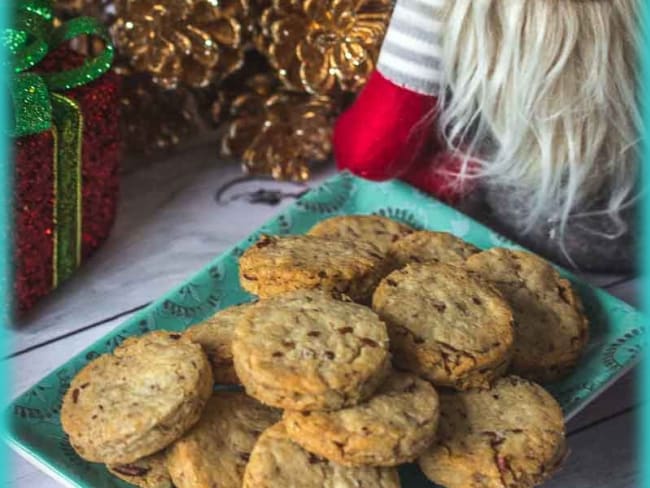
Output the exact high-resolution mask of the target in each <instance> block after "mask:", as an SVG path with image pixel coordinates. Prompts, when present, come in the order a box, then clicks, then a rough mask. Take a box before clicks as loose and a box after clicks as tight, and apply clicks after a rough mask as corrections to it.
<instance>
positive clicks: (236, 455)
mask: <svg viewBox="0 0 650 488" xmlns="http://www.w3.org/2000/svg"><path fill="white" fill-rule="evenodd" d="M280 416H281V413H280V411H278V410H275V409H272V408H269V407H266V406H264V405H262V404H261V403H258V402H257V401H256V400H254V399H252V398H251V397H249V396H246V395H245V394H244V393H241V392H218V393H215V394H214V395H213V396H212V398H211V399H210V400H209V401H208V404H207V406H206V408H205V411H204V413H203V416H202V417H201V420H199V422H198V423H197V424H196V425H195V426H194V427H193V428H192V429H191V430H190V431H189V432H187V433H186V434H185V435H184V436H183V437H182V438H181V439H179V440H178V441H176V442H175V443H174V444H173V445H172V447H171V448H170V449H169V454H168V456H167V469H168V470H169V473H170V475H171V478H172V480H173V482H174V485H175V486H176V487H177V488H213V487H215V486H218V487H219V488H240V487H241V485H242V480H243V478H244V470H245V469H246V464H247V462H248V458H249V456H250V453H251V451H252V450H253V446H254V445H255V442H256V441H257V438H258V437H259V436H260V434H261V433H262V432H263V431H265V430H266V429H267V427H270V426H271V425H273V424H274V423H276V422H277V421H278V420H279V419H280Z"/></svg>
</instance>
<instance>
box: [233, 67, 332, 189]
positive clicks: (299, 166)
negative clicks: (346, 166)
mask: <svg viewBox="0 0 650 488" xmlns="http://www.w3.org/2000/svg"><path fill="white" fill-rule="evenodd" d="M253 83H254V84H255V85H256V86H254V87H253V89H252V91H251V92H250V93H245V94H242V95H240V96H238V97H236V98H235V99H234V100H233V102H232V103H231V105H230V109H229V112H230V120H229V122H227V123H226V125H225V131H224V135H223V138H222V143H221V152H222V154H223V155H224V156H227V157H231V158H234V159H240V160H241V161H242V164H243V167H244V171H246V172H247V173H250V174H257V175H271V176H273V178H275V179H280V180H293V181H305V180H307V179H308V178H309V173H310V172H309V167H310V164H313V163H316V162H323V161H326V160H327V159H329V157H330V155H331V152H332V124H333V122H334V117H335V115H336V112H337V105H336V103H335V102H334V101H333V100H332V99H331V98H330V97H327V96H310V95H305V94H300V93H289V92H277V91H274V92H273V93H269V91H270V87H271V86H272V84H273V82H272V81H270V80H269V78H268V77H267V76H264V75H259V76H257V77H256V78H255V80H254V81H253Z"/></svg>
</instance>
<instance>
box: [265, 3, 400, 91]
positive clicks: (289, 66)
mask: <svg viewBox="0 0 650 488" xmlns="http://www.w3.org/2000/svg"><path fill="white" fill-rule="evenodd" d="M391 11H392V1H391V0H273V2H272V4H271V6H270V7H269V8H267V9H266V10H265V11H264V13H263V15H262V18H261V20H260V24H261V32H260V34H259V35H258V36H257V37H256V44H257V47H258V49H260V50H261V51H262V52H264V53H265V54H266V55H267V56H268V58H269V60H270V61H271V64H272V65H273V67H274V68H276V69H277V71H278V76H279V77H280V78H281V79H282V81H283V82H284V84H285V85H286V87H287V88H289V89H291V90H299V91H307V92H309V93H316V94H331V93H334V92H335V91H337V90H343V91H349V92H356V91H358V90H359V89H360V88H361V87H362V86H363V84H364V83H365V82H366V80H367V79H368V76H369V75H370V73H371V72H372V70H373V69H374V67H375V62H376V58H377V56H378V53H379V48H380V47H381V41H382V40H383V37H384V33H385V31H386V27H387V25H388V21H389V19H390V15H391Z"/></svg>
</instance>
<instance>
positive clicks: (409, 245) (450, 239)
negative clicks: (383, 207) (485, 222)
mask: <svg viewBox="0 0 650 488" xmlns="http://www.w3.org/2000/svg"><path fill="white" fill-rule="evenodd" d="M477 252H480V249H479V248H478V247H476V246H473V245H472V244H470V243H468V242H465V241H463V240H462V239H459V238H458V237H456V236H454V235H453V234H449V233H447V232H431V231H428V230H422V231H419V232H413V233H412V234H409V235H407V236H405V237H402V238H401V239H399V240H397V241H395V242H394V243H393V244H391V246H390V249H389V251H388V256H389V257H390V259H391V261H392V262H393V264H394V266H395V267H396V268H402V267H404V266H406V265H407V264H409V263H425V262H430V261H433V262H436V263H447V264H454V265H456V266H462V265H463V264H464V263H465V260H466V259H467V258H468V257H470V256H471V255H472V254H476V253H477Z"/></svg>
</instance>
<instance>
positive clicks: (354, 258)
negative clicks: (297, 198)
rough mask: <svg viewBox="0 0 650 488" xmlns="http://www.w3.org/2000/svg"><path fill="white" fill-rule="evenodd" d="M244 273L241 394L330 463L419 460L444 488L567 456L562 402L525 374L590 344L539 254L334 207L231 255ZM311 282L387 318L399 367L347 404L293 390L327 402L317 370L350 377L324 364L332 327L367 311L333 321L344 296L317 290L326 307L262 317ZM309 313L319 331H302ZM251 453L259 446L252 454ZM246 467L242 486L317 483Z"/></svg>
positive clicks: (276, 433) (563, 362) (527, 478)
mask: <svg viewBox="0 0 650 488" xmlns="http://www.w3.org/2000/svg"><path fill="white" fill-rule="evenodd" d="M240 278H241V283H242V286H243V287H244V288H245V289H247V290H248V291H250V292H252V293H254V294H256V295H258V296H259V297H260V298H262V301H261V302H260V303H259V304H258V305H256V306H255V307H256V309H257V312H254V313H252V314H251V315H249V316H248V318H247V319H244V320H242V321H240V322H239V324H238V325H237V327H236V329H235V334H234V343H233V352H234V364H235V369H236V371H237V372H238V374H239V375H240V378H241V381H242V383H243V384H244V386H245V387H246V391H247V392H248V393H249V394H251V395H252V396H254V397H256V398H258V399H259V400H260V401H262V402H264V403H267V404H269V405H273V406H276V407H278V408H283V409H285V413H284V415H283V421H282V423H281V424H280V425H278V426H274V428H273V435H272V436H271V437H272V438H274V439H277V438H278V437H282V438H283V439H285V440H286V439H287V438H288V439H289V440H290V441H292V442H293V443H294V444H295V445H297V446H300V447H302V448H303V449H304V450H305V451H307V452H308V453H311V454H313V455H315V456H318V459H321V458H322V459H327V460H328V462H329V463H336V464H339V465H348V466H357V467H359V466H395V465H397V464H399V463H403V462H408V461H411V460H412V459H414V458H418V461H419V464H420V467H421V468H422V470H423V471H424V473H425V474H426V475H427V477H429V478H430V479H431V480H432V481H434V482H436V483H438V484H440V485H442V486H445V487H447V488H474V487H476V488H479V487H481V488H484V487H488V488H491V487H495V488H501V487H509V488H519V487H521V488H525V487H532V486H536V485H538V484H540V483H542V482H543V481H544V480H545V479H547V478H548V477H549V476H550V475H551V474H552V473H553V472H554V471H555V470H556V469H557V467H558V466H559V465H560V463H561V461H562V460H563V458H564V456H565V452H566V448H565V442H564V421H563V414H562V411H561V409H560V407H559V405H558V404H557V402H556V401H555V400H554V399H553V397H552V396H551V395H550V394H549V393H548V392H546V391H545V390H544V389H543V388H542V387H541V386H539V385H538V384H536V383H534V382H543V383H547V382H552V381H555V380H558V379H560V378H562V377H563V376H564V375H566V374H568V373H569V372H570V371H571V370H572V368H573V367H574V366H575V364H576V362H577V360H578V359H579V357H580V355H581V353H582V351H583V350H584V348H585V346H586V344H587V341H588V322H587V320H586V318H585V315H584V312H583V310H582V306H581V303H580V300H579V299H578V297H577V296H576V294H575V293H574V292H573V290H572V288H571V286H570V284H569V282H568V281H567V280H564V279H562V278H561V277H560V276H559V274H558V273H557V272H556V271H555V269H554V268H553V267H552V266H551V265H549V264H548V263H547V262H545V261H543V260H542V259H540V258H538V257H536V256H534V255H532V254H529V253H526V252H522V251H513V250H507V249H499V248H495V249H491V250H488V251H483V252H481V250H480V249H478V248H476V247H475V246H473V245H471V244H469V243H466V242H464V241H462V240H461V239H458V238H456V237H454V236H452V235H450V234H446V233H440V232H430V231H416V230H414V229H411V228H409V227H407V226H405V225H403V224H400V223H397V222H394V221H392V220H389V219H387V218H384V217H379V216H341V217H334V218H331V219H328V220H325V221H323V222H321V223H319V224H318V225H316V226H315V227H314V228H312V229H311V230H310V231H309V233H308V234H307V235H305V236H289V237H263V238H262V239H261V240H260V241H259V242H258V243H257V244H256V245H254V246H253V247H252V248H250V249H249V250H248V251H247V252H246V253H245V254H244V255H243V256H242V258H241V260H240ZM296 290H303V291H302V292H301V293H299V292H296ZM304 290H311V291H310V292H307V291H304ZM314 290H318V291H320V292H325V293H328V294H329V295H330V296H331V297H333V299H334V300H335V301H336V299H338V300H339V301H340V300H346V299H347V298H349V299H351V300H353V301H355V302H357V304H358V305H357V307H362V308H363V307H364V306H367V307H369V308H368V309H367V312H366V314H368V313H369V312H370V310H372V311H373V312H374V313H375V314H376V315H375V317H378V318H379V320H380V321H381V322H383V323H384V324H385V325H386V330H387V332H388V337H389V341H388V350H389V351H390V353H391V355H392V360H391V362H392V365H393V367H394V368H395V370H396V371H400V372H399V373H398V372H391V373H389V374H388V376H387V378H388V379H387V380H385V382H384V383H383V384H382V385H381V386H380V387H379V388H378V389H377V390H376V391H375V392H374V393H372V394H370V395H369V396H368V395H367V390H366V393H365V394H364V393H361V394H359V393H358V391H357V392H355V395H356V397H355V400H353V401H355V402H359V400H360V402H359V403H356V404H355V405H352V406H350V405H349V398H350V397H349V396H348V395H345V396H344V397H343V398H344V399H346V400H347V401H348V403H347V404H346V403H345V402H343V403H341V402H339V403H337V402H331V403H327V402H325V403H318V402H314V401H313V399H312V400H310V401H308V402H303V401H302V400H301V399H300V394H299V393H298V392H297V391H296V390H295V387H296V386H297V385H298V386H299V387H300V388H303V389H305V390H308V391H311V392H312V393H313V391H314V390H313V389H316V390H317V391H318V394H319V395H321V400H323V399H324V398H325V396H326V395H325V390H323V389H322V388H320V382H321V381H322V380H323V379H324V378H331V377H332V374H333V373H332V372H333V371H337V372H338V373H337V375H338V376H336V377H335V379H336V380H337V381H340V382H341V383H342V384H344V385H346V386H350V385H353V384H355V382H354V381H353V380H352V378H351V377H350V375H349V373H348V372H347V370H346V369H345V368H344V367H342V366H341V365H337V363H336V361H334V362H333V361H331V360H332V359H338V355H337V354H338V351H339V350H340V349H339V348H340V347H341V346H340V345H339V341H342V340H343V338H340V337H337V335H336V334H335V333H334V331H336V330H346V331H347V330H350V329H349V327H350V325H352V324H360V323H366V322H365V321H363V320H361V319H360V318H359V317H360V315H359V312H356V313H352V312H351V311H349V312H343V310H342V309H341V312H340V313H341V314H342V315H341V320H344V321H345V322H346V323H347V327H345V328H342V327H340V325H338V324H340V323H342V322H340V321H336V320H335V319H334V318H333V317H330V314H331V315H334V316H336V314H335V313H334V312H333V311H335V310H339V308H340V306H339V305H336V306H335V305H334V303H331V302H330V304H329V305H327V304H326V303H323V302H322V300H326V299H325V298H320V299H319V300H321V302H320V303H321V306H319V307H317V308H316V309H315V310H314V312H313V313H307V312H304V314H305V315H304V317H302V318H300V319H297V318H295V317H292V318H289V317H283V318H282V319H281V320H279V321H278V323H274V322H275V321H274V320H272V317H273V314H274V312H273V311H274V310H276V311H277V310H278V309H279V308H281V306H279V304H281V303H284V302H285V301H287V300H290V301H293V302H298V303H299V305H298V308H302V309H304V308H305V307H307V309H309V307H310V305H308V302H309V303H311V301H313V300H314V298H313V293H314ZM327 300H330V301H331V300H332V298H327ZM346 306H347V307H348V308H349V307H351V304H347V305H346ZM362 308H358V310H361V309H362ZM316 316H318V317H320V320H325V321H326V324H325V328H324V329H322V330H319V331H318V335H317V336H316V335H315V336H314V337H310V336H308V335H307V336H306V337H304V336H303V335H301V334H303V333H307V329H309V327H310V326H311V324H313V322H314V317H316ZM367 316H368V318H370V316H369V315H367ZM343 317H345V319H343ZM280 323H281V324H282V325H280ZM303 329H304V330H303ZM296 331H301V332H296ZM324 331H330V332H331V333H332V335H331V336H330V335H329V334H325V335H323V332H324ZM276 334H277V336H276ZM270 337H277V341H278V342H273V341H269V338H270ZM344 338H347V335H346V336H344ZM314 339H316V340H314ZM373 343H374V344H376V345H377V348H381V346H382V344H381V342H380V341H373ZM345 344H348V343H347V342H346V343H345ZM269 347H270V349H269ZM323 348H326V349H325V350H323ZM361 350H363V349H361ZM344 357H345V356H344ZM359 357H361V356H359ZM307 358H309V359H307ZM313 361H316V362H317V364H319V365H324V366H323V367H326V368H327V369H326V370H320V369H319V368H315V367H313V365H312V363H313ZM287 362H291V363H293V364H294V365H293V366H292V368H294V372H293V374H289V375H288V376H285V375H284V373H282V374H280V373H279V371H280V370H284V368H286V367H287ZM365 367H366V368H367V367H368V364H365ZM354 371H355V373H359V372H360V371H361V369H360V368H358V367H355V368H354ZM312 373H313V376H312ZM404 375H406V376H404ZM343 378H345V379H344V380H343ZM399 381H402V382H404V381H406V382H408V384H409V385H411V384H412V385H413V386H409V387H408V388H406V390H413V391H412V392H411V396H408V395H407V394H406V392H405V391H406V390H402V392H401V393H400V394H398V393H396V392H395V391H394V388H396V387H395V386H392V385H395V384H396V383H399ZM427 384H428V385H432V386H433V387H435V388H436V389H437V390H438V392H439V397H438V396H437V395H433V394H432V392H431V390H429V389H428V388H427V386H425V385H427ZM280 390H281V391H282V393H278V391H280ZM397 391H399V387H397ZM269 395H271V396H270V397H269ZM359 395H360V396H359ZM400 395H401V396H400ZM336 398H337V399H340V397H338V396H337V397H336ZM397 398H399V400H397ZM416 398H417V400H416ZM323 401H324V400H323ZM420 402H421V403H420ZM427 403H428V405H429V408H428V409H426V408H424V406H425V405H427ZM377 405H381V406H377ZM434 409H435V411H436V412H438V411H439V425H438V426H437V434H436V435H435V438H433V437H431V433H432V432H433V431H435V430H436V427H435V426H433V427H432V425H435V423H436V421H435V418H436V417H438V415H437V413H434ZM379 412H381V413H379ZM414 432H417V433H418V434H420V436H419V437H418V436H415V435H414V434H413V433H414ZM269 442H270V441H269V440H268V439H266V435H264V436H263V437H262V438H261V439H260V441H259V442H258V446H260V447H259V450H260V451H266V450H268V449H270V448H271V446H272V444H269ZM262 446H263V447H262ZM260 456H262V454H261V452H258V447H256V448H255V449H254V450H253V455H252V457H251V460H256V459H258V457H260ZM256 464H257V463H255V465H253V464H249V467H248V468H247V471H246V473H247V474H246V479H247V480H251V481H250V482H249V483H248V484H246V483H245V486H261V487H264V486H316V485H308V484H305V485H303V484H301V483H300V482H295V481H294V482H292V483H290V482H288V481H287V480H288V479H290V478H287V477H286V473H284V475H285V478H284V479H285V484H282V485H274V484H273V483H270V482H268V481H264V478H265V477H266V478H268V477H270V475H271V471H269V470H276V471H277V470H280V471H282V470H283V467H282V466H275V465H265V466H266V471H265V470H261V468H259V467H256ZM296 479H298V478H296Z"/></svg>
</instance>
